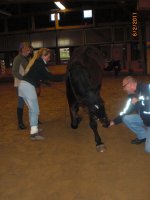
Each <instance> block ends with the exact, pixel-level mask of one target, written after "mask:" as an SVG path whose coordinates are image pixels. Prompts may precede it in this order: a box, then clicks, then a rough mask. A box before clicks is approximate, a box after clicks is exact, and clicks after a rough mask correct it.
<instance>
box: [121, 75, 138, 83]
mask: <svg viewBox="0 0 150 200" xmlns="http://www.w3.org/2000/svg"><path fill="white" fill-rule="evenodd" d="M123 81H126V82H128V83H137V80H136V79H135V78H133V77H132V76H126V77H125V78H124V79H123Z"/></svg>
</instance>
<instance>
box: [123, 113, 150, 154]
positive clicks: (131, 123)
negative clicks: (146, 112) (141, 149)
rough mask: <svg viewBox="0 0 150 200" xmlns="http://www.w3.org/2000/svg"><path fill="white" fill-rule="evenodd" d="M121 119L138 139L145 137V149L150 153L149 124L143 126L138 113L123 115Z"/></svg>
mask: <svg viewBox="0 0 150 200" xmlns="http://www.w3.org/2000/svg"><path fill="white" fill-rule="evenodd" d="M122 120H123V123H124V124H125V125H126V126H127V127H128V128H129V129H130V130H131V131H133V132H134V133H135V134H136V137H137V138H138V139H144V138H146V142H145V151H146V152H147V153H150V126H149V127H147V126H145V125H144V123H143V120H142V119H141V117H140V115H138V114H132V115H125V116H123V119H122Z"/></svg>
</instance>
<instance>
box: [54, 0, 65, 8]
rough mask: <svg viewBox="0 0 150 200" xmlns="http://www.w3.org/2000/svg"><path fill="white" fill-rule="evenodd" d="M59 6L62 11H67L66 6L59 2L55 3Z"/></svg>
mask: <svg viewBox="0 0 150 200" xmlns="http://www.w3.org/2000/svg"><path fill="white" fill-rule="evenodd" d="M54 3H55V4H56V5H57V6H58V8H60V9H61V10H65V9H66V8H65V6H64V5H63V4H62V3H60V2H59V1H56V2H54Z"/></svg>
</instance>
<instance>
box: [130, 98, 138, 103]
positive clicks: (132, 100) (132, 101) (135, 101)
mask: <svg viewBox="0 0 150 200" xmlns="http://www.w3.org/2000/svg"><path fill="white" fill-rule="evenodd" d="M137 102H138V98H136V97H133V98H132V99H131V103H132V104H134V105H135V104H136V103H137Z"/></svg>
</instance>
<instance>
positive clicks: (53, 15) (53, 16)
mask: <svg viewBox="0 0 150 200" xmlns="http://www.w3.org/2000/svg"><path fill="white" fill-rule="evenodd" d="M56 15H57V19H58V20H60V14H59V13H57V14H56V13H52V14H51V21H55V19H56Z"/></svg>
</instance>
